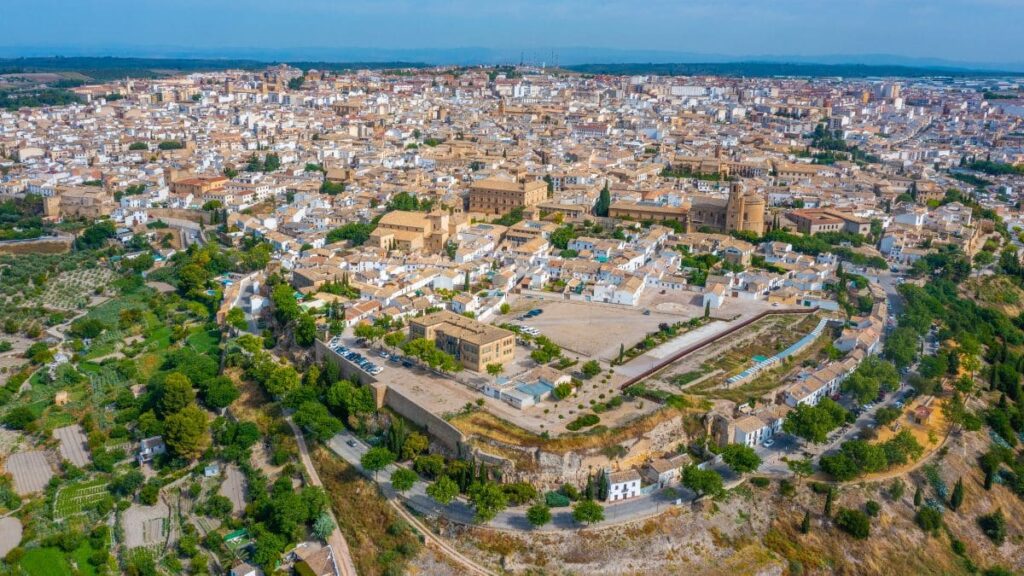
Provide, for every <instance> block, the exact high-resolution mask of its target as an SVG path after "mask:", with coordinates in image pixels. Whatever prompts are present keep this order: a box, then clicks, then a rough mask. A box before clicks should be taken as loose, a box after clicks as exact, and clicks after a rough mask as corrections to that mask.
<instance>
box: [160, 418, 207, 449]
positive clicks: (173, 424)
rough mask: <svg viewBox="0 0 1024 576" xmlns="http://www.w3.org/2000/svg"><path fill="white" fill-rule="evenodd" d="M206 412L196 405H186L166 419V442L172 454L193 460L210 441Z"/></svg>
mask: <svg viewBox="0 0 1024 576" xmlns="http://www.w3.org/2000/svg"><path fill="white" fill-rule="evenodd" d="M209 439H210V438H209V434H208V433H207V429H206V413H204V412H203V411H202V410H200V409H199V408H198V407H196V406H186V407H185V408H183V409H181V410H180V411H179V412H177V413H175V414H171V415H170V416H168V417H167V418H165V419H164V442H165V443H166V444H167V448H168V449H169V450H170V451H171V453H172V454H175V455H177V456H179V457H181V458H184V459H186V460H192V459H195V458H196V457H198V456H199V454H201V453H202V452H203V450H205V449H206V446H207V444H208V443H209Z"/></svg>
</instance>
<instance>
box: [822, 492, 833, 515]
mask: <svg viewBox="0 0 1024 576" xmlns="http://www.w3.org/2000/svg"><path fill="white" fill-rule="evenodd" d="M835 497H836V491H835V490H833V489H831V488H829V490H828V492H827V493H826V494H825V509H824V510H823V511H822V514H823V515H824V516H825V517H826V518H829V517H831V516H832V502H833V501H834V500H835Z"/></svg>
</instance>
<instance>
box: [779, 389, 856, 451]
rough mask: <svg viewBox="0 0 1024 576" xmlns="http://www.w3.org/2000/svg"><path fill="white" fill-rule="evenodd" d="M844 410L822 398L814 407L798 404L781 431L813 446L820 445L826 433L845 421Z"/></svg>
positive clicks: (829, 400) (831, 401)
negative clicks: (811, 443)
mask: <svg viewBox="0 0 1024 576" xmlns="http://www.w3.org/2000/svg"><path fill="white" fill-rule="evenodd" d="M847 414H848V413H847V412H846V410H845V409H844V408H843V407H842V406H840V405H839V404H837V403H836V402H835V401H833V400H832V399H831V398H823V399H822V400H821V401H820V402H818V403H817V404H816V405H814V406H810V405H808V404H800V405H799V406H797V407H796V409H795V410H793V411H792V412H790V413H789V415H788V416H787V417H786V420H785V422H783V424H782V429H783V430H784V431H785V432H788V433H789V434H793V435H796V436H799V437H801V438H803V439H805V440H808V441H810V442H813V443H815V444H821V443H822V442H824V441H825V439H826V438H827V437H828V433H829V432H831V431H832V430H834V429H835V428H837V427H838V426H839V425H840V424H842V423H844V422H845V421H846V417H847Z"/></svg>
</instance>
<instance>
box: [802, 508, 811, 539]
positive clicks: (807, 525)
mask: <svg viewBox="0 0 1024 576" xmlns="http://www.w3.org/2000/svg"><path fill="white" fill-rule="evenodd" d="M810 531H811V513H810V512H809V511H805V512H804V520H803V522H801V523H800V533H801V534H807V533H809V532H810Z"/></svg>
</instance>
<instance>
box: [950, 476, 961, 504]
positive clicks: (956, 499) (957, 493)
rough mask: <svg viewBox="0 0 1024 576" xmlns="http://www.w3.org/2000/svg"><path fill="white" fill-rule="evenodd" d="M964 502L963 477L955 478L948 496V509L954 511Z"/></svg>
mask: <svg viewBox="0 0 1024 576" xmlns="http://www.w3.org/2000/svg"><path fill="white" fill-rule="evenodd" d="M963 503H964V479H963V478H962V477H961V478H957V481H956V485H954V486H953V493H952V494H951V495H950V496H949V509H950V510H952V511H954V512H956V511H957V510H959V509H960V506H961V505H962V504H963Z"/></svg>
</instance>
